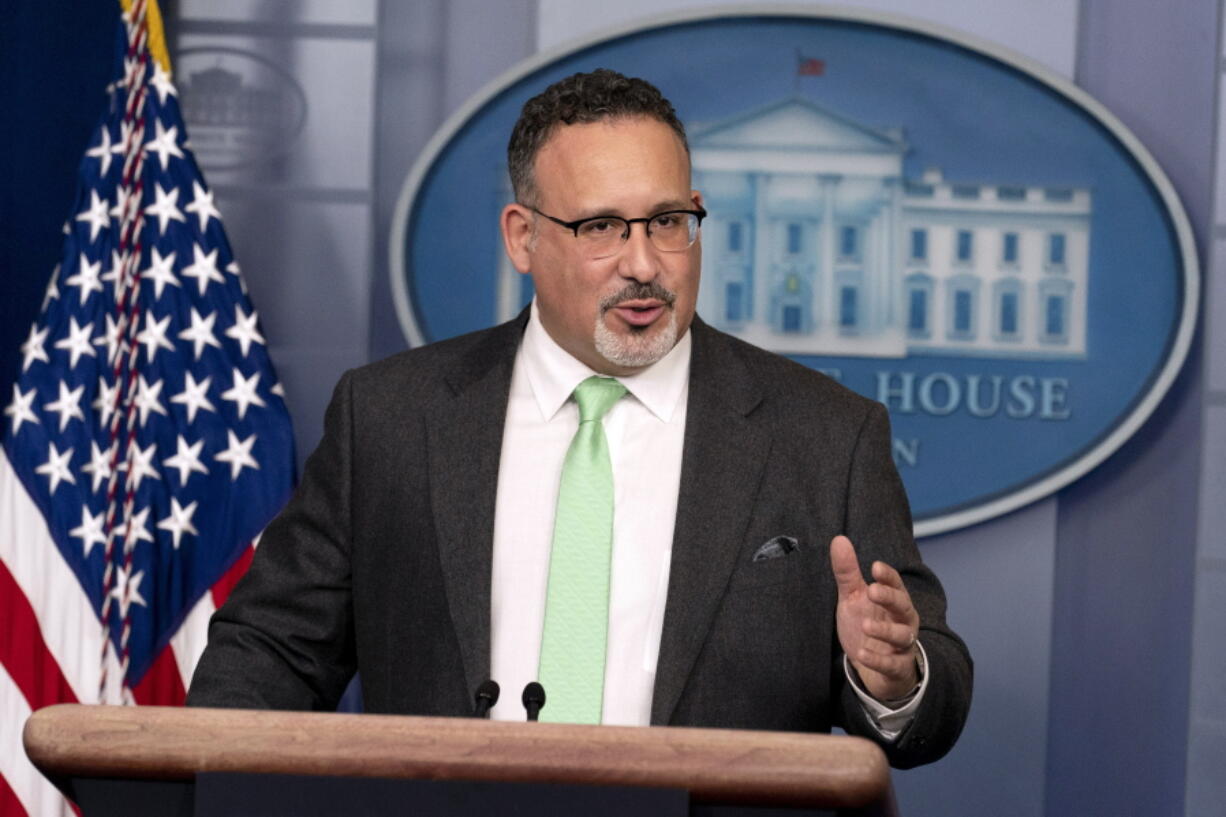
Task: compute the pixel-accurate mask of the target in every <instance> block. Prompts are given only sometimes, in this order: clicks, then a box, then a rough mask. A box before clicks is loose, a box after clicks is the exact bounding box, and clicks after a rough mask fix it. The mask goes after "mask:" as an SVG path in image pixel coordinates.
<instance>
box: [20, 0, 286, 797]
mask: <svg viewBox="0 0 1226 817" xmlns="http://www.w3.org/2000/svg"><path fill="white" fill-rule="evenodd" d="M122 6H123V9H122V14H121V15H120V22H119V34H118V36H117V47H116V51H117V53H116V60H115V72H114V80H113V82H112V83H111V84H110V85H109V86H108V87H107V89H106V91H107V95H106V105H105V110H104V111H103V115H102V117H101V120H100V122H99V123H98V126H97V128H96V130H95V131H94V133H93V135H92V137H91V140H90V144H89V147H88V149H87V150H86V152H85V156H84V157H83V159H82V161H81V164H80V167H79V169H78V187H77V193H76V203H75V206H74V207H73V209H72V212H71V213H70V214H69V216H68V220H67V223H66V224H65V226H64V233H65V237H64V246H63V252H62V254H61V256H60V263H59V265H58V266H57V267H56V269H55V271H54V272H53V273H52V275H51V280H50V283H49V285H48V287H47V293H46V297H45V299H44V302H43V307H42V311H41V314H40V315H39V316H38V318H37V319H36V320H35V322H34V325H33V326H31V327H30V331H29V334H28V336H27V337H26V340H25V342H24V343H23V344H22V346H21V371H20V373H19V375H18V379H17V381H16V383H15V385H14V386H13V390H12V394H11V395H4V396H3V397H2V398H0V402H3V403H6V404H7V405H6V407H5V408H4V413H3V416H2V417H0V420H2V421H3V451H0V621H2V622H3V626H2V627H0V814H2V815H8V814H10V813H11V814H18V815H29V816H30V817H35V815H40V816H41V815H50V814H62V813H67V811H68V810H69V806H68V804H67V801H66V800H64V798H63V797H62V796H61V795H60V794H59V792H58V791H56V790H55V789H54V788H53V787H52V786H51V784H50V783H48V782H47V781H45V780H43V779H42V777H41V776H40V775H39V774H38V772H37V771H36V770H35V769H34V768H33V767H32V766H31V765H30V764H29V762H28V761H27V759H26V756H25V753H24V751H23V749H22V746H21V729H22V725H23V724H24V723H25V720H26V718H27V717H28V716H29V714H30V713H31V712H32V711H33V710H36V709H38V708H40V707H43V706H47V705H50V704H54V703H62V702H80V703H110V704H162V705H174V704H181V703H182V702H183V698H184V690H185V688H186V686H187V683H188V681H189V680H190V678H191V673H192V670H193V668H194V666H195V663H196V660H197V659H198V657H199V655H200V652H201V651H202V650H203V648H204V644H205V639H206V627H207V624H208V619H209V616H210V615H211V614H212V612H213V610H214V609H216V606H217V605H219V604H220V603H221V602H222V601H223V600H224V597H225V595H226V594H227V593H228V590H229V588H230V587H231V586H232V585H233V583H234V582H235V581H236V580H237V578H238V576H239V575H241V573H242V571H243V570H244V569H245V568H246V565H247V563H248V562H249V561H250V556H251V552H252V548H253V547H254V545H255V542H256V541H257V540H258V538H259V534H260V532H261V531H262V530H263V528H264V526H265V525H266V524H267V523H268V522H269V520H271V519H272V517H273V516H274V515H275V514H276V513H277V511H279V510H280V508H281V506H282V505H283V504H284V503H285V501H286V500H287V499H288V498H289V495H290V492H291V491H292V489H293V481H294V456H293V441H292V436H291V429H290V421H289V415H288V413H287V411H286V408H285V402H284V400H283V392H282V389H281V386H280V384H279V383H278V381H277V378H276V374H275V373H274V371H273V367H272V363H271V361H270V360H269V357H268V349H267V345H266V341H265V338H264V335H263V332H262V330H261V328H260V323H259V319H258V315H257V313H256V311H255V308H254V307H253V306H252V304H251V300H250V299H249V298H248V296H247V291H246V287H245V286H244V284H243V280H242V277H241V275H240V273H239V267H238V264H237V263H236V262H235V260H234V257H233V254H232V253H231V251H230V245H229V243H228V242H227V240H226V235H225V231H224V230H223V228H222V223H221V217H220V213H219V212H218V210H217V206H216V203H215V202H214V199H213V193H212V191H211V190H210V189H209V187H208V185H207V184H206V183H205V181H204V179H203V177H202V176H201V173H200V169H199V167H198V166H197V165H196V161H195V158H194V157H193V155H192V152H191V149H190V148H189V147H188V143H187V133H186V129H185V127H184V123H183V117H182V114H181V113H180V110H179V100H178V97H177V94H176V91H175V86H174V83H173V82H172V80H171V73H170V63H169V59H168V58H167V55H166V47H165V43H164V40H163V36H162V31H161V20H160V15H159V13H158V8H157V5H156V3H155V2H153V0H123V2H122ZM118 11H119V9H118V8H117V12H118ZM4 398H7V400H5V399H4Z"/></svg>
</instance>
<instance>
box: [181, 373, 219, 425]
mask: <svg viewBox="0 0 1226 817" xmlns="http://www.w3.org/2000/svg"><path fill="white" fill-rule="evenodd" d="M212 382H213V376H212V375H209V376H208V377H206V378H205V379H204V380H201V381H200V382H199V383H197V382H196V378H194V377H192V373H191V372H186V373H184V375H183V391H181V392H179V393H178V394H176V395H175V396H174V397H172V398H170V402H172V403H179V404H181V405H183V406H185V407H186V409H187V422H189V423H191V422H195V420H196V412H197V411H198V410H199V409H204V410H205V411H211V412H214V413H216V411H217V407H216V406H214V405H213V403H212V401H210V400H209V396H208V390H209V385H210V384H211V383H212Z"/></svg>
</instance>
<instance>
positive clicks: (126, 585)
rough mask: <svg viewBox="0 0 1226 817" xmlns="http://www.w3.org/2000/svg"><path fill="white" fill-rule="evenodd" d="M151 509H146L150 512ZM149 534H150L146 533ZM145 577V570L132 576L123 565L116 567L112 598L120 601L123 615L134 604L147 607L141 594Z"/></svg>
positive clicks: (125, 615)
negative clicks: (141, 584) (142, 581)
mask: <svg viewBox="0 0 1226 817" xmlns="http://www.w3.org/2000/svg"><path fill="white" fill-rule="evenodd" d="M148 512H149V509H148V508H146V509H145V513H148ZM146 536H148V534H146ZM143 578H145V571H143V570H137V571H136V572H135V573H134V574H133V575H132V577H131V578H129V577H128V570H127V569H125V568H124V567H123V566H122V565H121V566H120V567H117V568H115V586H114V587H112V588H111V598H113V599H115V600H116V601H118V602H119V614H120V615H121V616H123V617H125V618H126V617H127V615H128V607H130V606H131V605H133V604H139V605H140V606H141V607H146V606H147V604H146V603H145V599H144V597H143V596H141V594H140V582H141V579H143Z"/></svg>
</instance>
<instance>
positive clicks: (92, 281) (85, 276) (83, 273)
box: [64, 253, 102, 306]
mask: <svg viewBox="0 0 1226 817" xmlns="http://www.w3.org/2000/svg"><path fill="white" fill-rule="evenodd" d="M101 271H102V262H101V261H95V262H94V263H92V264H91V263H89V257H88V256H87V255H86V254H85V253H81V263H80V264H78V265H77V274H76V275H69V276H68V277H67V278H65V279H64V283H66V284H68V285H69V286H73V287H77V288H78V289H80V290H81V305H82V306H84V305H85V302H86V301H87V300H89V294H90V293H91V292H101V291H102V282H101V281H99V280H98V273H100V272H101Z"/></svg>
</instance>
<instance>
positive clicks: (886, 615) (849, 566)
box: [830, 536, 920, 701]
mask: <svg viewBox="0 0 1226 817" xmlns="http://www.w3.org/2000/svg"><path fill="white" fill-rule="evenodd" d="M830 566H831V568H832V569H833V570H834V581H835V584H836V585H837V587H838V592H839V601H838V608H837V612H836V619H837V623H838V634H839V644H840V645H841V646H842V648H843V652H844V653H845V654H846V655H847V657H848V659H849V660H850V661H851V663H852V666H853V667H855V669H856V672H857V673H859V675H860V680H861V681H862V682H863V683H864V687H865V689H866V690H867V691H868V692H869V694H870V695H872V696H873V697H874V698H876V699H877V700H879V701H890V700H894V699H897V698H901V697H903V696H905V695H907V694H908V693H910V692H911V690H912V689H914V688H915V685H916V683H918V680H919V670H918V667H917V665H916V649H917V648H916V646H915V640H916V638H917V637H918V635H919V624H920V620H919V613H917V612H916V611H915V607H914V605H912V603H911V595H910V594H909V593H908V592H907V588H906V587H905V586H904V585H903V583H902V577H901V576H899V575H898V571H897V570H895V569H894V568H892V567H890V566H889V565H887V564H886V563H885V562H873V568H872V572H873V579H874V582H873V583H872V584H867V583H866V582H865V581H864V577H863V576H862V575H861V574H860V564H859V562H857V561H856V549H855V548H854V547H853V546H852V544H851V540H850V539H848V538H847V537H846V536H836V537H834V539H833V540H832V541H831V542H830Z"/></svg>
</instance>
